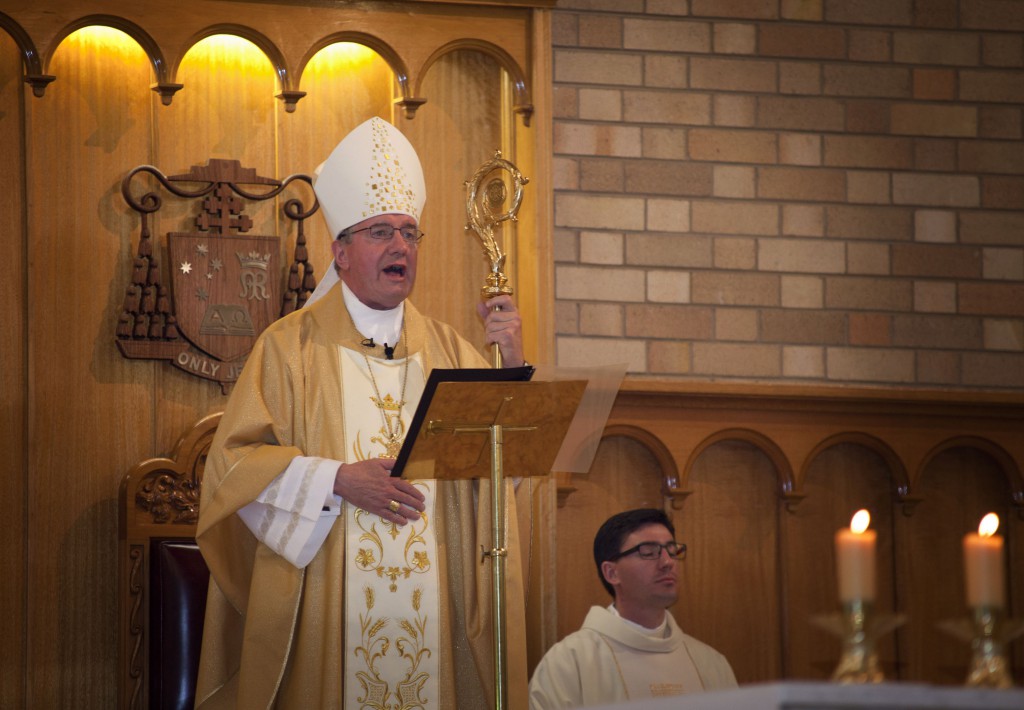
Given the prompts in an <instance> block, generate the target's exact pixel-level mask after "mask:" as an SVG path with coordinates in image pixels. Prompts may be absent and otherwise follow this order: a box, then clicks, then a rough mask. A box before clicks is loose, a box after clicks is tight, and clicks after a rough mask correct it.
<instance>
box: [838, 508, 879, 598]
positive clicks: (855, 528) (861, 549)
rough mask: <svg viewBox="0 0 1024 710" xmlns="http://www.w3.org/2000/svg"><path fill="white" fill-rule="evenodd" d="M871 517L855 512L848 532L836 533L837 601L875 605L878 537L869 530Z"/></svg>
mask: <svg viewBox="0 0 1024 710" xmlns="http://www.w3.org/2000/svg"><path fill="white" fill-rule="evenodd" d="M870 522H871V514H870V513H868V511H866V510H858V511H857V512H856V513H855V514H854V516H853V519H852V520H850V527H849V528H841V529H840V530H839V531H838V532H836V562H837V568H838V572H839V601H840V602H851V601H856V600H861V601H874V599H875V542H876V539H877V537H878V536H877V534H876V533H875V531H874V530H868V524H870Z"/></svg>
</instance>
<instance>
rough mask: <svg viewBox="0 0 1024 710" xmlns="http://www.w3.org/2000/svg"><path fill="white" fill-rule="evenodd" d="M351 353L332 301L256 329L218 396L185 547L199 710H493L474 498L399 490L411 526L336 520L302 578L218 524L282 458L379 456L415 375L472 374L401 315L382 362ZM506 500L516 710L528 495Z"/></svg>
mask: <svg viewBox="0 0 1024 710" xmlns="http://www.w3.org/2000/svg"><path fill="white" fill-rule="evenodd" d="M363 339H364V338H363V336H362V335H361V334H360V333H359V332H358V331H357V330H356V329H355V327H354V326H353V324H352V321H351V319H350V318H349V316H348V313H347V311H346V309H345V305H344V300H343V299H342V296H341V288H340V287H336V288H333V289H331V291H330V292H329V293H328V294H327V295H326V296H325V297H324V298H322V299H320V300H319V301H317V302H316V303H314V304H311V305H307V306H306V307H305V308H303V309H301V310H299V311H296V312H295V313H293V314H291V315H289V316H287V317H285V318H282V319H280V320H279V321H277V322H275V323H274V324H272V325H271V326H270V327H269V328H267V330H266V331H264V333H263V335H262V336H261V337H260V339H259V341H258V342H257V344H256V346H255V347H254V349H253V351H252V353H251V354H250V356H249V359H248V361H247V363H246V366H245V369H244V371H243V372H242V375H241V377H240V378H239V380H238V382H237V384H236V385H235V391H234V393H233V394H232V397H231V400H230V401H229V403H228V407H227V410H226V411H225V413H224V416H223V418H222V420H221V423H220V426H219V427H218V429H217V434H216V437H215V439H214V441H213V444H212V445H211V448H210V453H209V456H208V459H207V463H206V469H205V473H204V479H203V487H202V503H201V508H200V510H201V513H200V519H199V525H198V529H197V536H196V539H197V541H198V543H199V546H200V549H201V550H202V552H203V555H204V557H205V559H206V561H207V564H208V565H209V567H210V572H211V583H210V590H209V596H208V602H207V612H206V621H205V628H204V634H203V650H202V660H201V664H200V674H199V684H198V689H197V693H196V698H197V707H199V708H203V709H204V710H205V709H207V708H267V707H277V708H302V709H305V708H342V707H344V708H346V709H348V708H373V709H379V710H383V708H388V709H389V710H390V709H392V708H395V709H398V708H403V709H404V708H409V709H413V708H437V709H442V708H443V709H444V710H448V709H453V710H454V709H460V708H465V709H470V708H472V709H473V710H477V709H479V708H486V707H489V706H491V705H492V704H493V696H494V690H493V676H494V672H493V648H492V641H493V639H492V631H491V615H490V607H491V582H490V565H484V564H481V561H480V549H481V545H484V546H486V547H488V548H489V547H490V535H491V531H490V511H489V506H490V493H489V491H488V487H489V481H487V480H481V481H419V482H414V483H415V485H417V486H418V487H419V488H420V490H421V491H422V492H424V493H425V494H426V496H427V500H426V504H427V510H426V512H425V514H424V515H423V516H422V518H421V519H420V520H418V521H410V523H409V524H407V525H405V526H403V527H397V526H393V525H392V524H391V523H388V522H387V521H384V520H382V519H381V518H380V517H378V516H376V515H372V514H370V513H367V512H366V511H360V510H357V509H355V508H354V506H349V505H346V504H344V503H343V504H342V508H343V511H342V515H340V516H338V517H337V518H336V519H335V521H334V524H333V526H332V527H331V529H330V532H329V533H328V535H327V538H326V540H325V541H324V542H323V544H322V546H321V547H320V549H319V551H318V552H317V553H316V554H315V556H314V557H313V559H312V561H310V562H309V564H308V565H307V566H306V567H305V568H299V567H296V566H295V565H294V564H292V563H291V562H289V561H287V560H286V559H285V558H284V557H282V556H281V555H280V554H278V552H277V551H275V550H274V549H271V548H270V547H268V546H267V545H266V544H264V543H261V542H260V541H259V540H258V539H257V538H256V536H254V534H253V533H252V532H251V531H250V528H249V527H247V526H246V524H245V523H243V521H242V519H241V518H240V517H239V516H238V515H237V514H236V513H237V512H238V511H239V510H241V509H242V508H244V507H245V506H246V505H247V504H249V503H251V502H252V501H254V500H256V499H257V497H258V496H260V494H261V493H262V492H264V491H265V490H266V489H267V488H268V487H269V486H271V484H272V483H273V482H274V480H275V478H276V477H277V476H278V475H279V474H281V472H282V471H284V470H285V469H286V468H287V467H288V466H289V463H290V462H291V461H292V460H293V459H294V458H295V457H297V456H307V457H323V458H327V459H333V460H337V461H342V462H346V461H347V462H353V461H356V460H360V459H362V458H367V457H370V456H380V455H383V454H384V453H385V447H386V445H387V444H386V440H387V439H388V438H389V437H388V435H389V434H393V433H394V432H395V431H398V430H400V429H401V427H403V426H404V423H405V422H407V421H408V418H410V417H411V415H412V413H413V412H414V410H415V407H416V404H417V403H418V400H419V397H420V395H421V394H422V390H423V386H424V382H425V380H426V376H427V375H428V374H429V372H430V370H431V369H432V368H434V367H443V368H454V367H487V363H486V360H485V359H484V358H483V357H482V356H481V355H480V354H479V353H478V352H477V351H476V350H475V349H474V348H473V347H472V346H471V345H470V344H469V343H468V342H467V341H465V340H464V339H463V338H461V337H460V336H459V335H458V334H457V333H456V332H455V331H454V330H453V329H452V328H450V327H449V326H447V325H445V324H442V323H439V322H437V321H434V320H432V319H429V318H426V317H424V316H423V315H421V314H420V313H419V312H418V311H417V310H416V309H415V308H414V307H413V306H412V304H411V303H409V302H408V301H406V303H405V326H404V335H403V339H404V340H405V341H406V342H405V343H404V346H403V344H402V343H401V342H400V343H399V349H398V351H397V353H396V355H397V358H398V359H396V360H394V361H385V360H383V359H377V358H374V357H368V356H366V354H365V348H364V347H363V346H362V345H361V342H362V341H363ZM406 358H408V362H406V361H405V359H406ZM403 401H404V403H405V405H404V406H403V407H401V408H399V407H398V404H399V403H401V402H403ZM388 417H392V419H390V425H389V420H388ZM382 424H383V426H382ZM513 473H514V472H513ZM507 485H508V486H509V490H508V491H507V495H506V500H507V502H508V503H507V504H508V509H507V514H506V526H507V527H506V529H507V534H508V548H509V557H508V558H507V568H506V580H507V592H506V600H507V614H508V617H507V628H508V632H507V641H508V647H507V658H508V687H509V706H510V707H511V708H517V709H524V708H525V707H526V640H525V610H524V572H523V569H524V568H523V560H524V555H523V554H522V553H521V551H520V547H519V544H518V532H517V531H518V526H517V513H516V497H517V496H521V497H523V504H522V505H523V509H524V510H528V509H529V508H528V506H529V504H530V503H529V498H528V496H529V486H528V485H527V486H521V487H520V489H519V492H518V493H517V492H516V491H515V490H513V486H512V484H511V481H509V482H507Z"/></svg>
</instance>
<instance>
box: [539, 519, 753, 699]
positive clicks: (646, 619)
mask: <svg viewBox="0 0 1024 710" xmlns="http://www.w3.org/2000/svg"><path fill="white" fill-rule="evenodd" d="M685 556H686V545H684V544H682V543H679V542H676V541H675V527H674V526H673V525H672V521H671V520H669V518H668V516H667V515H666V514H665V512H664V511H662V510H657V509H654V508H641V509H638V510H629V511H626V512H624V513H619V514H617V515H613V516H612V517H611V518H609V519H608V520H607V521H605V523H604V525H602V526H601V529H600V530H598V531H597V536H596V537H595V538H594V562H595V563H596V564H597V573H598V576H599V577H600V579H601V583H602V584H603V585H604V588H605V589H607V590H608V593H609V594H611V595H612V597H613V598H614V602H613V603H612V604H611V605H610V606H608V607H607V608H602V607H596V606H595V607H591V609H590V612H589V613H588V614H587V618H586V620H585V621H584V622H583V628H581V629H580V630H579V631H576V632H574V633H572V634H570V635H569V636H567V637H565V638H564V639H562V640H561V641H560V642H558V643H557V644H555V645H554V646H553V647H552V648H551V649H550V650H549V651H548V652H547V653H546V654H545V655H544V658H543V659H541V662H540V664H539V665H538V666H537V669H536V671H535V672H534V674H533V678H532V679H531V680H530V710H553V709H555V708H576V707H585V706H589V705H603V704H606V703H612V702H617V701H624V700H638V699H640V698H657V697H664V696H670V695H682V694H683V693H693V692H699V691H702V690H713V689H720V688H732V687H735V686H736V677H735V676H734V675H733V672H732V668H731V667H730V666H729V662H728V661H727V660H726V659H725V657H724V656H723V655H722V654H720V653H718V652H717V651H715V650H714V649H713V648H711V647H710V646H708V645H707V644H704V643H701V642H700V641H698V640H697V639H695V638H693V637H692V636H688V635H686V634H684V633H683V632H682V631H681V630H680V628H679V626H678V625H677V624H676V622H675V619H673V618H672V615H671V614H670V613H669V612H668V611H667V608H668V607H669V606H671V605H672V604H674V603H675V602H676V600H677V599H678V597H679V591H678V571H679V570H678V567H679V565H678V561H679V560H681V559H683V558H684V557H685Z"/></svg>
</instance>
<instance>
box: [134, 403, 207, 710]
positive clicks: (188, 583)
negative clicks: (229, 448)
mask: <svg viewBox="0 0 1024 710" xmlns="http://www.w3.org/2000/svg"><path fill="white" fill-rule="evenodd" d="M220 417H221V414H220V413H219V412H218V413H215V414H210V415H208V416H206V417H204V418H203V419H201V420H199V421H198V422H196V424H195V425H193V426H192V428H191V429H189V431H187V432H186V433H185V434H184V435H183V436H182V437H181V439H180V440H179V441H178V443H177V445H176V446H175V447H174V452H173V453H172V454H171V456H170V458H152V459H147V460H145V461H141V462H139V463H138V464H136V465H135V466H133V467H132V469H131V470H130V471H129V472H128V473H127V474H125V476H124V479H123V480H122V482H121V489H120V501H119V518H120V519H119V538H120V539H119V584H118V590H119V592H118V593H119V596H120V599H119V602H120V609H119V619H120V647H119V650H120V654H119V655H120V663H119V671H118V674H119V680H118V700H119V707H120V708H122V709H123V710H129V709H130V710H136V709H141V708H161V709H163V708H175V709H177V708H191V707H192V706H193V702H194V695H195V679H196V673H197V669H198V664H199V648H200V641H201V638H202V625H203V614H204V611H205V607H206V590H207V586H208V584H209V571H208V570H207V568H206V564H205V562H204V561H203V559H202V555H201V554H200V553H199V548H198V547H197V546H196V544H195V532H196V522H197V521H198V519H199V492H200V486H201V485H202V478H203V468H204V466H205V464H206V455H207V452H208V451H209V449H210V443H211V442H212V441H213V435H214V433H215V432H216V430H217V425H218V424H219V423H220Z"/></svg>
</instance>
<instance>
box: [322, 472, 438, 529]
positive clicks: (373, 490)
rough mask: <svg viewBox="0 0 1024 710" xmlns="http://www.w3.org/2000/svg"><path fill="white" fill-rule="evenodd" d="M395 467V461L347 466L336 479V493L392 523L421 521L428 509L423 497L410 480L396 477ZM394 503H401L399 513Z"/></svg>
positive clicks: (402, 523) (336, 475)
mask: <svg viewBox="0 0 1024 710" xmlns="http://www.w3.org/2000/svg"><path fill="white" fill-rule="evenodd" d="M394 466H395V460H394V459H367V460H366V461H358V462H356V463H343V464H341V466H338V472H337V473H336V474H335V476H334V493H335V494H336V495H339V496H341V497H342V498H344V499H345V500H346V501H348V502H349V503H351V504H352V505H354V506H356V507H359V508H362V509H363V510H365V511H367V512H369V513H374V514H376V515H379V516H380V517H382V518H384V519H385V520H389V521H391V522H392V523H398V524H399V525H405V524H406V523H407V522H409V521H410V520H419V518H420V511H422V510H423V509H424V506H423V494H422V493H421V492H420V491H419V490H418V489H417V488H416V486H414V485H412V484H411V483H409V482H408V481H405V480H403V479H401V478H392V477H391V469H392V468H394ZM392 501H395V502H397V503H398V506H397V508H398V509H397V510H392V509H391V508H392V507H395V506H392V505H391V503H392ZM389 506H391V507H389Z"/></svg>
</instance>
